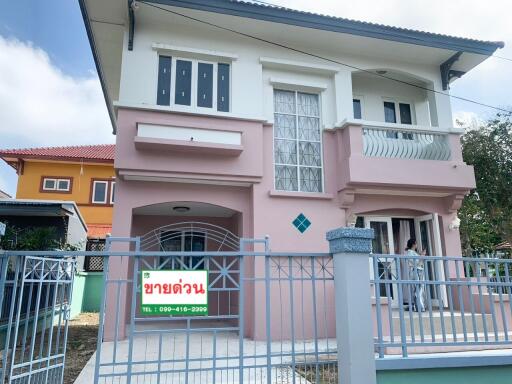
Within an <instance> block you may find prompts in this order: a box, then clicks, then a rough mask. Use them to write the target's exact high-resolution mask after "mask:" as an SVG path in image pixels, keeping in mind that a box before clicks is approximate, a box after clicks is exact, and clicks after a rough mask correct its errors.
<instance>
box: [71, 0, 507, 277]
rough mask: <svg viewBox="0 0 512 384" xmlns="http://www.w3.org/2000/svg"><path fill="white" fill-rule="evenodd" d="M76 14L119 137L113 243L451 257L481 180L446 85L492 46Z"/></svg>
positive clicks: (195, 0)
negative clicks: (357, 229) (360, 239)
mask: <svg viewBox="0 0 512 384" xmlns="http://www.w3.org/2000/svg"><path fill="white" fill-rule="evenodd" d="M80 4H81V9H82V13H83V18H84V22H85V26H86V29H87V33H88V36H89V40H90V44H91V47H92V51H93V54H94V58H95V61H96V65H97V70H98V74H99V76H100V79H101V83H102V86H103V91H104V94H105V99H106V103H107V107H108V109H109V111H110V115H111V119H112V125H113V129H114V133H115V134H116V136H117V138H116V155H115V171H116V176H117V179H116V183H117V184H116V206H115V209H114V221H113V234H114V235H115V236H126V237H130V236H141V237H142V243H141V244H142V248H143V250H156V249H162V250H176V251H187V250H196V251H201V250H216V249H218V248H219V244H221V245H220V247H223V249H227V248H231V249H237V247H238V243H237V239H238V238H242V237H243V238H263V237H265V236H269V238H270V246H271V249H272V250H273V251H300V252H320V251H326V250H327V247H328V244H327V242H326V241H325V233H326V232H327V231H328V230H330V229H333V228H337V227H341V226H346V225H359V226H367V227H371V228H373V229H374V230H375V235H376V239H375V241H374V252H376V253H402V252H403V250H404V248H405V242H406V241H407V240H408V239H409V238H411V237H415V238H417V239H418V240H419V243H420V244H421V247H422V248H423V249H425V250H426V251H427V253H428V254H430V255H460V254H461V247H460V239H459V232H458V223H457V210H458V208H459V207H460V204H461V201H462V199H463V197H464V195H465V194H466V193H467V192H468V191H469V190H470V189H472V188H474V186H475V181H474V174H473V169H472V167H470V166H468V165H466V164H465V163H464V162H463V159H462V154H461V147H460V141H459V140H460V136H461V134H462V131H461V130H460V129H458V128H455V127H454V124H453V120H452V111H451V105H450V95H449V92H450V91H449V86H450V83H451V82H452V81H454V80H455V79H456V78H458V77H460V76H462V75H464V74H465V73H467V72H468V71H470V70H472V69H473V68H474V67H476V66H477V65H478V64H480V63H481V62H483V61H484V60H486V59H487V58H488V57H489V56H490V55H492V53H493V52H494V51H495V50H496V49H498V48H500V47H502V46H503V43H500V42H487V41H479V40H474V39H467V38H459V37H452V36H445V35H439V34H433V33H428V32H421V31H416V30H409V29H403V28H396V27H390V26H385V25H377V24H371V23H366V22H359V21H353V20H347V19H343V18H335V17H329V16H322V15H317V14H312V13H306V12H299V11H295V10H290V9H285V8H281V7H274V6H268V5H262V4H256V3H249V2H242V1H229V0H158V1H145V2H143V3H139V2H135V1H128V4H127V2H126V1H124V0H118V1H109V2H108V3H106V2H103V1H99V0H81V1H80ZM191 222H192V223H194V224H190V223H191ZM198 223H201V224H198ZM222 239H230V241H227V242H226V241H224V242H223V241H222ZM112 262H113V263H116V262H117V261H112ZM256 268H258V266H256ZM116 270H119V271H122V267H121V266H119V269H116ZM121 273H123V272H121ZM125 273H128V270H127V269H126V270H125Z"/></svg>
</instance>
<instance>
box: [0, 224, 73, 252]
mask: <svg viewBox="0 0 512 384" xmlns="http://www.w3.org/2000/svg"><path fill="white" fill-rule="evenodd" d="M0 249H7V250H17V251H55V250H67V251H73V250H78V246H76V245H70V244H66V243H63V242H62V241H61V240H60V239H59V236H58V234H57V229H56V228H55V227H34V228H32V227H29V228H24V229H20V228H16V227H14V226H12V225H7V228H6V232H5V236H4V237H1V238H0Z"/></svg>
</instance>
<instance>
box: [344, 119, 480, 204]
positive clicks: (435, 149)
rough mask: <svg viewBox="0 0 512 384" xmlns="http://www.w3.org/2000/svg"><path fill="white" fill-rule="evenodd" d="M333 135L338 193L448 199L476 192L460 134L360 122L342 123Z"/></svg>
mask: <svg viewBox="0 0 512 384" xmlns="http://www.w3.org/2000/svg"><path fill="white" fill-rule="evenodd" d="M337 134H338V135H339V137H338V151H339V157H338V175H339V181H340V184H339V190H344V189H354V190H359V192H360V193H377V194H378V193H381V194H386V193H388V192H389V191H390V190H395V191H396V190H399V191H409V192H410V191H412V190H416V191H415V192H416V193H417V194H424V195H435V194H437V195H439V196H443V195H445V196H446V195H449V194H453V193H457V192H459V193H464V191H467V190H469V189H471V188H474V187H475V180H474V172H473V167H471V166H468V165H466V164H465V163H464V162H463V160H462V152H461V146H460V135H461V132H460V131H455V130H453V131H442V130H440V129H438V128H436V127H419V126H414V125H400V124H387V123H380V122H366V121H362V120H361V121H348V122H345V123H344V124H342V125H341V127H340V129H339V130H338V132H337Z"/></svg>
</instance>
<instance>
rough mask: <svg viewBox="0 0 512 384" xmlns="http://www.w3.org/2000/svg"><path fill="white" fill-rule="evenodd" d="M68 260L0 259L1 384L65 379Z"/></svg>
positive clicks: (70, 267)
mask: <svg viewBox="0 0 512 384" xmlns="http://www.w3.org/2000/svg"><path fill="white" fill-rule="evenodd" d="M74 270H75V260H74V259H73V258H72V257H66V256H63V255H60V256H59V257H46V256H42V255H41V256H37V255H34V256H27V255H21V254H16V255H12V254H10V253H0V292H2V294H1V295H0V308H3V311H5V312H3V314H4V313H5V314H6V317H5V318H4V321H3V323H2V328H1V333H0V339H1V344H0V345H1V358H0V382H1V383H4V382H5V380H6V382H8V383H16V384H21V383H61V382H62V379H63V374H64V364H65V352H66V342H67V324H68V319H69V311H70V302H71V293H72V285H73V277H74Z"/></svg>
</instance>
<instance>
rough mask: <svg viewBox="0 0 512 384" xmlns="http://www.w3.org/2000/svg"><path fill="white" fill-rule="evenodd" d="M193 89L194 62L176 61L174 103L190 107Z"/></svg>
mask: <svg viewBox="0 0 512 384" xmlns="http://www.w3.org/2000/svg"><path fill="white" fill-rule="evenodd" d="M191 88H192V62H191V61H185V60H176V93H175V95H174V103H175V104H180V105H190V98H191V96H190V91H191Z"/></svg>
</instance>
